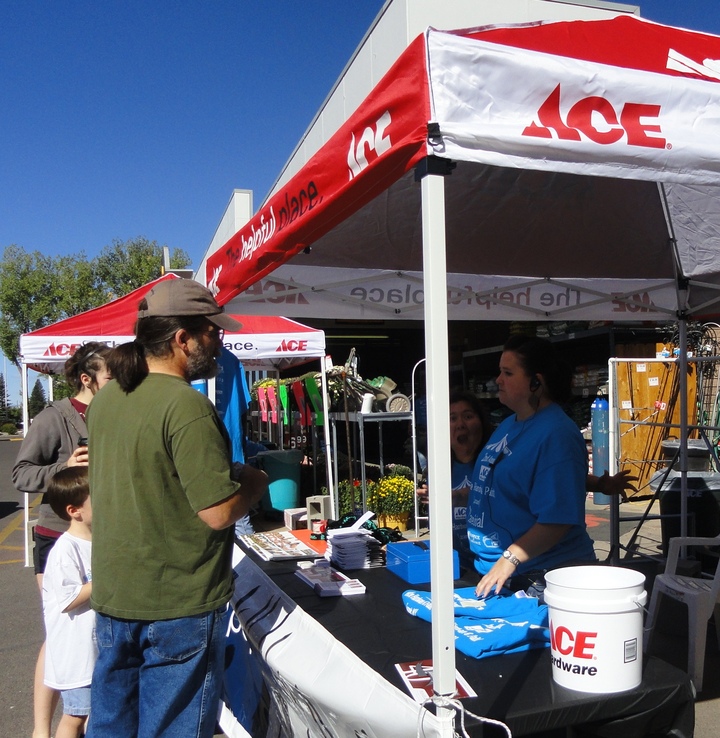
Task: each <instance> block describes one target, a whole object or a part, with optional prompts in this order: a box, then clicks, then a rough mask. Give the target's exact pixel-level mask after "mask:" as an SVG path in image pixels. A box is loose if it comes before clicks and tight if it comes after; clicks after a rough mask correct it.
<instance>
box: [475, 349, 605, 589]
mask: <svg viewBox="0 0 720 738" xmlns="http://www.w3.org/2000/svg"><path fill="white" fill-rule="evenodd" d="M497 385H498V397H499V399H500V402H502V403H503V405H505V406H507V407H508V408H509V409H510V410H512V411H513V415H511V416H510V417H508V418H507V419H505V420H504V421H503V422H502V423H501V424H500V426H499V427H498V428H497V430H496V431H495V432H494V433H493V434H492V437H491V438H490V440H489V442H488V443H487V445H486V446H485V448H484V449H483V450H482V453H481V454H480V455H479V456H478V459H477V462H476V464H475V468H474V470H473V478H472V487H471V491H470V499H469V505H468V517H467V524H468V540H469V544H470V549H471V551H472V553H473V555H474V557H475V568H476V569H477V571H478V572H479V573H480V574H481V579H480V582H479V584H478V585H477V590H476V591H477V594H478V596H480V597H485V596H486V595H488V594H490V593H491V592H499V591H500V589H501V588H502V587H503V585H505V584H506V583H507V582H508V581H509V580H510V579H511V578H512V577H513V576H515V575H527V576H528V578H529V579H533V578H534V577H535V576H538V575H539V576H541V575H542V573H543V572H544V571H547V570H548V569H553V568H557V567H559V566H563V565H566V564H570V563H576V562H586V563H587V562H594V561H595V560H596V557H595V552H594V549H593V543H592V540H591V538H590V536H589V535H588V533H587V530H586V529H585V497H586V481H587V471H588V469H587V450H586V447H585V441H584V440H583V437H582V435H581V433H580V430H579V429H578V427H577V426H576V425H575V423H574V422H573V421H572V420H571V419H570V418H569V417H568V416H567V415H566V413H565V412H564V411H563V409H562V408H561V407H560V405H559V404H558V403H559V402H564V401H566V400H567V399H569V397H570V389H571V371H570V369H569V367H567V368H566V367H565V366H563V365H562V364H560V363H559V362H558V361H557V360H556V357H555V354H554V351H553V346H552V344H551V343H550V342H549V341H545V340H542V339H538V338H529V337H527V336H520V335H518V336H512V337H511V338H510V340H509V341H508V342H507V343H506V344H505V346H504V348H503V352H502V355H501V357H500V374H499V376H498V379H497Z"/></svg>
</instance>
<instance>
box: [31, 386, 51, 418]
mask: <svg viewBox="0 0 720 738" xmlns="http://www.w3.org/2000/svg"><path fill="white" fill-rule="evenodd" d="M46 406H47V400H46V399H45V390H43V386H42V382H41V381H40V379H36V380H35V384H34V385H33V388H32V392H31V393H30V399H29V400H28V415H29V416H30V418H31V419H32V418H34V417H35V416H36V415H37V414H38V413H39V412H40V411H41V410H44V409H45V407H46Z"/></svg>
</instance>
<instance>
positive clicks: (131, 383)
mask: <svg viewBox="0 0 720 738" xmlns="http://www.w3.org/2000/svg"><path fill="white" fill-rule="evenodd" d="M138 309H139V310H147V302H146V300H145V299H142V300H141V301H140V305H139V306H138ZM207 325H208V320H207V318H206V317H204V316H198V315H191V316H188V315H178V316H167V317H166V316H162V317H159V316H149V317H147V318H139V319H138V321H137V323H136V324H135V340H134V341H130V342H128V343H122V344H120V345H119V346H116V347H115V348H114V349H113V350H112V351H111V353H110V356H109V357H108V361H107V365H108V369H109V370H110V373H111V374H112V377H113V379H115V380H117V383H118V384H119V385H120V387H122V389H123V391H124V392H126V393H130V392H132V391H133V390H134V389H135V388H136V387H138V386H139V385H140V384H141V383H142V381H143V380H144V379H145V377H147V375H148V365H147V361H146V359H145V357H146V356H152V357H155V358H161V357H163V356H169V355H170V354H172V340H173V337H174V336H175V334H176V333H177V332H178V331H179V330H186V331H188V332H190V333H201V332H202V331H203V330H205V329H206V328H207Z"/></svg>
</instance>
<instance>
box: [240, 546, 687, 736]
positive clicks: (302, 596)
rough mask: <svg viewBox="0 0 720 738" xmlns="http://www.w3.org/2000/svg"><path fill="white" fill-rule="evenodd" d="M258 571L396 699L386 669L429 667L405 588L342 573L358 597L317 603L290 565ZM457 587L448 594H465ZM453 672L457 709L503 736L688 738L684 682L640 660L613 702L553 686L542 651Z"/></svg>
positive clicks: (471, 728) (476, 730) (424, 626)
mask: <svg viewBox="0 0 720 738" xmlns="http://www.w3.org/2000/svg"><path fill="white" fill-rule="evenodd" d="M253 558H254V560H255V561H256V563H257V564H258V565H259V566H260V568H261V569H262V570H263V571H264V572H265V573H266V574H267V575H268V576H269V577H270V579H272V581H273V582H274V583H275V584H276V585H277V586H278V587H280V589H282V590H283V591H284V592H285V593H286V594H287V595H288V596H289V597H290V598H291V599H292V600H293V601H294V602H295V603H296V604H297V605H299V606H300V607H302V609H303V610H304V611H305V612H306V613H308V614H309V615H311V616H312V617H313V618H315V619H316V620H317V621H318V622H319V623H320V624H322V625H323V627H325V628H326V629H327V630H328V631H329V632H330V633H331V634H332V635H333V636H334V637H335V638H336V639H337V640H339V641H340V642H342V643H343V644H344V645H345V646H347V647H348V648H349V649H350V650H351V651H352V652H353V653H355V655H357V656H358V657H359V658H360V659H361V660H362V661H364V662H365V663H366V664H367V665H368V666H370V667H371V668H373V669H374V670H375V671H377V672H378V673H379V674H381V675H382V676H383V677H385V679H387V680H388V681H390V682H391V683H393V684H395V685H396V686H397V687H398V688H399V689H401V690H404V689H405V687H404V686H403V682H402V680H401V678H400V676H399V674H398V672H397V670H396V668H395V664H397V663H401V662H405V661H416V660H421V659H429V658H432V643H431V626H430V624H429V623H427V622H424V621H422V620H420V619H419V618H416V617H414V616H411V615H409V614H408V613H407V612H406V610H405V607H404V605H403V603H402V597H401V595H402V593H403V592H404V591H405V590H407V589H425V588H427V589H429V585H427V587H424V586H423V585H419V586H418V585H412V586H411V585H409V584H408V583H407V582H404V581H403V580H402V579H400V578H399V577H397V576H396V575H394V574H393V573H392V572H390V571H388V570H387V569H385V568H377V569H368V570H362V571H355V572H348V574H350V575H351V576H355V577H357V578H358V579H360V581H362V582H363V584H365V585H366V587H367V592H366V593H365V594H363V595H354V596H352V597H325V598H321V597H318V596H317V595H316V594H315V593H314V592H313V591H312V589H310V588H309V587H308V586H307V585H306V584H304V583H303V582H302V581H301V580H300V579H299V578H298V577H296V576H295V574H294V572H295V569H296V564H295V563H294V562H292V563H285V562H282V563H279V562H265V561H261V560H260V559H258V558H255V557H253ZM470 584H471V581H470V580H467V581H458V582H456V587H460V586H470ZM456 666H457V668H458V670H459V672H460V673H461V674H462V675H463V676H464V677H465V678H466V679H467V681H468V682H469V683H470V685H471V686H472V688H473V689H474V690H475V692H476V693H477V695H478V696H477V697H475V698H468V699H464V700H463V704H464V705H465V707H466V709H467V710H469V711H470V712H473V713H476V714H478V715H482V716H485V717H490V718H495V719H498V720H502V721H504V722H505V723H506V724H507V725H508V726H509V727H510V729H511V730H512V732H513V735H515V736H520V735H540V734H543V735H547V736H555V735H564V734H565V733H566V729H568V728H572V733H571V734H572V735H573V736H577V737H578V738H580V737H581V736H582V737H585V736H588V737H589V736H596V737H597V738H604V737H605V736H607V737H608V738H638V737H639V736H645V737H650V736H653V737H654V736H657V737H658V738H659V737H660V736H673V737H674V738H691V736H692V735H693V729H694V721H695V709H694V693H693V687H692V684H691V682H690V678H689V677H688V675H687V674H686V673H685V672H683V671H681V670H679V669H677V668H676V667H674V666H672V665H670V664H668V663H666V662H664V661H662V660H660V659H658V658H656V657H650V658H647V659H646V660H645V663H644V665H643V680H642V683H641V685H640V686H639V687H637V688H636V689H633V690H629V691H626V692H620V693H617V694H588V693H583V692H576V691H574V690H569V689H566V688H564V687H561V686H559V685H557V684H555V682H554V681H553V678H552V674H551V664H550V649H547V648H545V649H537V650H533V651H528V652H525V653H520V654H512V655H507V656H495V657H490V658H485V659H473V658H470V657H467V656H465V655H463V654H462V653H460V652H457V651H456ZM474 723H475V721H473V720H472V719H471V718H468V720H467V723H466V727H467V728H468V732H469V733H470V734H471V735H475V736H484V737H485V738H487V737H488V736H494V735H504V732H502V733H500V732H497V730H498V729H497V728H493V727H492V726H485V727H484V728H483V727H481V726H478V725H477V724H474Z"/></svg>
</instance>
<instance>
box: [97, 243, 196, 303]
mask: <svg viewBox="0 0 720 738" xmlns="http://www.w3.org/2000/svg"><path fill="white" fill-rule="evenodd" d="M162 263H163V247H162V246H161V245H160V244H158V242H157V241H148V239H147V238H144V237H142V236H138V237H137V238H134V239H132V240H130V241H124V242H123V241H119V240H115V241H113V242H112V244H111V245H110V246H106V247H105V248H104V249H103V250H102V251H101V252H100V256H98V258H97V278H98V280H99V281H100V283H101V284H102V285H104V287H105V288H106V289H107V291H108V293H109V295H112V297H122V296H123V295H126V294H127V293H128V292H132V290H134V289H137V288H138V287H142V286H143V285H144V284H147V283H148V282H150V281H151V280H153V279H157V278H158V277H159V276H160V273H161V266H162ZM189 265H190V257H189V256H188V255H187V253H186V252H185V251H183V250H182V249H177V248H176V249H173V250H172V251H171V252H170V268H171V269H184V268H186V267H187V266H189ZM108 299H112V298H108Z"/></svg>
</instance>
